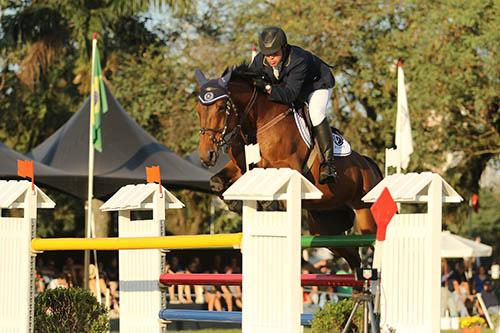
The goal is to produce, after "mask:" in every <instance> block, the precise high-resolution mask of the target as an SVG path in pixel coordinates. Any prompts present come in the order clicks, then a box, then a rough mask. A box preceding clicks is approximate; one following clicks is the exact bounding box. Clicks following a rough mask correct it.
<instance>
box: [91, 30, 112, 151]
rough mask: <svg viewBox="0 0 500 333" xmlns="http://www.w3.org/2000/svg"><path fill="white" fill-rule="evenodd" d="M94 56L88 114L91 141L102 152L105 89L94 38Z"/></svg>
mask: <svg viewBox="0 0 500 333" xmlns="http://www.w3.org/2000/svg"><path fill="white" fill-rule="evenodd" d="M93 42H94V43H93V44H94V52H92V53H93V54H94V57H93V59H92V87H91V89H92V92H91V93H92V96H91V99H90V102H91V105H90V116H91V117H92V118H91V122H92V142H93V144H94V148H95V150H97V151H99V152H102V115H103V114H104V113H106V112H108V100H107V97H106V89H105V87H104V81H103V79H102V70H101V60H100V58H99V50H98V49H97V41H96V40H95V39H94V41H93Z"/></svg>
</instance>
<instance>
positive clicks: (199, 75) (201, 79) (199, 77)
mask: <svg viewBox="0 0 500 333" xmlns="http://www.w3.org/2000/svg"><path fill="white" fill-rule="evenodd" d="M194 76H195V77H196V82H198V84H199V85H200V87H201V86H202V85H204V84H205V83H206V82H207V81H208V80H207V78H206V77H205V75H203V73H202V72H201V71H200V70H199V69H197V70H195V71H194Z"/></svg>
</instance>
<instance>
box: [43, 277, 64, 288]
mask: <svg viewBox="0 0 500 333" xmlns="http://www.w3.org/2000/svg"><path fill="white" fill-rule="evenodd" d="M56 288H65V289H67V288H68V282H67V281H66V276H65V275H64V274H58V275H57V276H56V277H55V278H54V279H52V280H51V281H50V283H49V285H48V286H47V289H56Z"/></svg>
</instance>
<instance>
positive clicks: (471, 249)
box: [441, 231, 493, 258]
mask: <svg viewBox="0 0 500 333" xmlns="http://www.w3.org/2000/svg"><path fill="white" fill-rule="evenodd" d="M492 251H493V248H492V247H491V246H489V245H486V244H483V243H478V242H475V241H473V240H471V239H467V238H464V237H461V236H458V235H455V234H452V233H451V232H449V231H442V232H441V258H467V257H489V256H491V253H492Z"/></svg>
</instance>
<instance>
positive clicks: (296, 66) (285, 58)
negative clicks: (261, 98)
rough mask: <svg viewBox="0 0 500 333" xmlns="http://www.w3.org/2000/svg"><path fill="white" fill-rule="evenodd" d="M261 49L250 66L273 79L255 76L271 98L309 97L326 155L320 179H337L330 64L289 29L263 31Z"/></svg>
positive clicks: (289, 101) (315, 129)
mask: <svg viewBox="0 0 500 333" xmlns="http://www.w3.org/2000/svg"><path fill="white" fill-rule="evenodd" d="M259 48H260V53H258V54H257V55H256V56H255V58H254V60H253V62H252V64H251V65H250V68H252V69H253V70H255V71H257V72H264V73H266V74H267V76H268V78H270V80H271V82H266V81H265V80H255V85H256V86H257V87H259V88H261V89H262V90H263V91H265V92H266V93H267V94H269V99H270V100H272V101H274V102H278V103H283V104H287V105H290V106H292V105H293V104H294V103H301V102H305V101H307V102H308V104H309V114H310V117H311V121H312V125H313V134H314V136H315V137H316V141H317V142H318V145H319V150H320V152H321V155H322V159H323V160H322V163H321V165H320V174H319V180H318V181H319V183H320V184H325V183H333V182H334V181H335V177H336V176H337V171H336V170H335V166H334V164H333V140H332V132H331V129H330V125H329V124H328V120H327V119H326V105H327V103H328V100H329V99H330V97H331V95H332V89H333V86H334V85H335V80H334V78H333V75H332V73H331V72H330V69H329V67H328V65H327V64H326V63H325V62H324V61H322V60H321V59H320V58H319V57H317V56H315V55H314V54H312V53H310V52H308V51H306V50H304V49H302V48H300V47H298V46H294V45H290V44H288V42H287V39H286V34H285V32H284V31H283V30H282V29H281V28H278V27H267V28H265V29H264V30H263V31H262V32H261V33H260V35H259Z"/></svg>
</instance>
